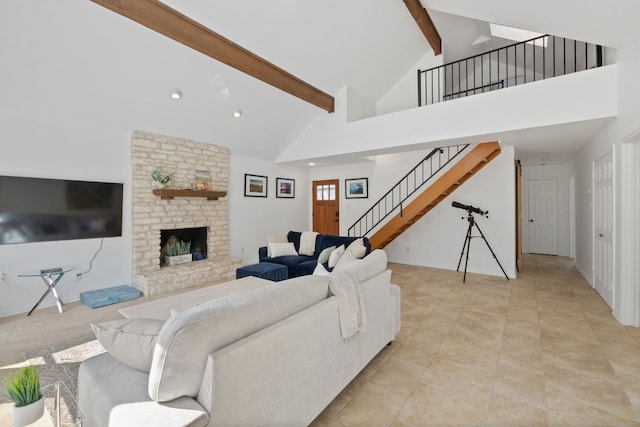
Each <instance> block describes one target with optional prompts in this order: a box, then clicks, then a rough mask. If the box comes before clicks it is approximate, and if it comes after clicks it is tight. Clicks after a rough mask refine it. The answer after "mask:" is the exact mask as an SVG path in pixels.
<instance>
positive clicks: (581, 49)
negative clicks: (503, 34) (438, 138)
mask: <svg viewBox="0 0 640 427" xmlns="http://www.w3.org/2000/svg"><path fill="white" fill-rule="evenodd" d="M602 65H603V48H602V46H600V45H594V44H591V43H586V42H580V41H577V40H572V39H567V38H564V37H556V36H550V35H545V36H540V37H536V38H533V39H531V40H527V41H524V42H520V43H514V44H512V45H509V46H506V47H502V48H499V49H494V50H491V51H489V52H485V53H482V54H479V55H475V56H471V57H469V58H466V59H461V60H459V61H455V62H451V63H448V64H445V65H441V66H439V67H434V68H431V69H428V70H418V106H423V105H431V104H436V103H438V102H442V101H448V100H450V99H456V98H461V97H465V96H470V95H475V94H478V93H483V92H490V91H493V90H498V89H503V88H507V87H511V86H516V85H520V84H524V83H530V82H534V81H537V80H544V79H548V78H550V77H556V76H561V75H565V74H569V73H574V72H577V71H583V70H587V69H589V68H595V67H601V66H602Z"/></svg>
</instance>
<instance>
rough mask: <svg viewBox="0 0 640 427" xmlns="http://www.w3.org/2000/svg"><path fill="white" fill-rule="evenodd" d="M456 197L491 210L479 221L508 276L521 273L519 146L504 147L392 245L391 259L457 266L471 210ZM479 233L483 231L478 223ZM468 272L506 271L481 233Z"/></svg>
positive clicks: (420, 263)
mask: <svg viewBox="0 0 640 427" xmlns="http://www.w3.org/2000/svg"><path fill="white" fill-rule="evenodd" d="M453 201H457V202H460V203H463V204H468V205H472V206H475V207H478V208H480V209H482V210H487V211H489V218H484V217H481V216H478V215H476V216H475V217H476V223H477V224H478V226H479V227H480V229H481V230H482V232H483V233H484V235H485V237H486V238H487V241H488V242H489V245H490V246H491V248H492V249H493V251H494V252H495V254H496V256H497V258H498V260H499V261H500V264H501V265H502V267H503V268H504V269H505V271H506V273H507V275H508V276H509V277H512V278H513V277H516V268H515V169H514V150H513V147H502V153H501V154H500V155H499V156H498V157H496V158H495V159H494V160H493V161H491V163H489V164H488V165H487V166H485V167H484V168H483V169H482V170H481V171H480V172H478V173H477V174H476V175H474V177H473V178H471V179H470V180H469V181H467V182H466V183H465V184H464V185H462V186H461V187H460V188H459V189H457V190H456V191H455V192H454V193H453V194H451V195H450V196H449V197H447V198H446V199H444V200H443V201H442V202H441V203H440V204H439V205H438V206H436V207H435V208H434V209H433V210H432V211H431V212H429V214H427V215H425V216H424V217H423V218H422V219H421V220H420V221H418V222H417V223H416V224H414V225H413V226H411V228H409V229H408V230H407V231H406V232H405V233H404V234H402V235H401V236H400V237H398V238H397V239H396V240H395V241H394V242H392V243H391V244H390V245H389V246H387V247H386V248H385V250H386V251H387V254H388V257H389V260H390V261H393V262H399V263H405V264H413V265H422V266H426V267H435V268H443V269H448V270H455V269H456V267H457V264H458V260H459V257H460V252H461V251H462V245H463V244H464V240H465V236H466V232H467V227H468V223H467V221H466V220H463V219H462V217H465V218H466V211H464V210H461V209H457V208H454V207H452V206H451V202H453ZM473 235H478V232H477V230H475V228H474V233H473ZM462 262H463V264H462V265H461V270H463V269H464V260H463V261H462ZM467 271H468V272H473V273H481V274H489V275H494V276H502V272H501V270H500V267H499V266H498V263H497V262H496V261H495V260H494V258H493V256H492V255H491V252H490V251H489V249H488V248H487V246H486V245H485V243H484V241H482V239H481V238H474V239H472V243H471V251H470V255H469V264H468V266H467Z"/></svg>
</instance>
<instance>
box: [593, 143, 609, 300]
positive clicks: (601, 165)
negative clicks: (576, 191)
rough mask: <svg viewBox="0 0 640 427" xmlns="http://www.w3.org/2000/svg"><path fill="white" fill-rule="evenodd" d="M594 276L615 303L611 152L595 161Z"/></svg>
mask: <svg viewBox="0 0 640 427" xmlns="http://www.w3.org/2000/svg"><path fill="white" fill-rule="evenodd" d="M593 228H594V233H595V236H594V239H593V277H594V286H595V288H596V290H597V291H598V293H599V294H600V295H601V296H602V298H603V299H604V300H605V301H606V302H607V304H609V307H612V303H613V156H612V154H611V152H609V153H608V154H605V155H604V156H603V157H601V158H599V159H598V160H596V161H595V163H594V165H593Z"/></svg>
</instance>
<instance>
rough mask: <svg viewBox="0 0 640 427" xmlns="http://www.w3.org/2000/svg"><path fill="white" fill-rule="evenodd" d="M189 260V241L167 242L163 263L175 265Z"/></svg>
mask: <svg viewBox="0 0 640 427" xmlns="http://www.w3.org/2000/svg"><path fill="white" fill-rule="evenodd" d="M185 262H191V242H183V241H179V242H171V243H169V244H167V250H166V252H165V257H164V263H165V264H166V265H176V264H182V263H185Z"/></svg>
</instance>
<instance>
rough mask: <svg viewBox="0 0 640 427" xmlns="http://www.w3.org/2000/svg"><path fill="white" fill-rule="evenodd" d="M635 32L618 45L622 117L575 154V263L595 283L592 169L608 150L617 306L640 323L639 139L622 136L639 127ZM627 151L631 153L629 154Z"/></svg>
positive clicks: (630, 321)
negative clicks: (633, 152) (632, 158)
mask: <svg viewBox="0 0 640 427" xmlns="http://www.w3.org/2000/svg"><path fill="white" fill-rule="evenodd" d="M627 15H629V16H627V18H632V19H636V20H637V19H638V17H640V2H636V6H635V13H633V14H627ZM630 28H633V33H632V34H627V35H626V37H625V38H624V44H623V46H622V47H621V48H620V49H619V50H618V61H619V62H618V68H619V73H618V84H617V88H616V90H617V92H618V98H619V101H618V106H617V109H618V117H617V119H616V120H613V121H612V122H611V123H610V124H608V125H607V126H605V127H604V128H603V130H602V131H601V132H600V133H599V134H598V136H597V137H596V138H594V140H593V141H591V142H590V143H589V144H587V145H586V146H585V147H584V148H583V149H582V150H581V152H580V153H579V155H578V157H577V160H576V180H575V182H576V267H577V268H578V269H579V270H580V272H581V273H582V274H583V275H584V276H585V277H586V278H587V280H588V281H589V283H593V280H592V270H593V262H594V260H593V221H592V215H593V209H592V187H593V180H592V169H593V162H594V161H595V160H597V159H599V158H600V157H602V156H603V155H604V154H606V153H607V152H609V151H613V160H614V177H615V178H614V193H615V201H614V217H615V220H614V221H615V232H614V254H615V255H614V257H615V265H614V287H613V307H611V308H612V312H613V314H614V315H615V316H616V318H617V319H618V320H619V321H620V322H621V323H623V324H627V325H634V326H640V277H639V276H638V274H637V273H636V270H637V269H636V265H637V263H638V257H640V249H638V248H637V247H636V246H635V241H637V239H638V237H637V233H638V230H637V229H636V228H635V227H634V221H636V220H637V217H638V215H640V212H638V210H637V207H636V206H633V202H634V201H633V200H630V198H629V197H624V195H625V194H629V191H630V192H631V193H634V192H635V194H638V187H637V186H636V187H635V188H633V186H634V185H635V184H634V176H635V172H636V171H635V170H634V163H633V162H628V160H629V159H628V156H629V150H628V146H626V144H634V143H636V144H637V142H636V141H635V140H634V139H632V140H630V141H629V142H623V141H624V140H625V139H626V138H627V137H628V136H629V135H630V134H632V133H633V132H634V131H635V130H637V129H638V128H640V104H639V103H638V99H637V95H638V93H639V91H640V80H639V79H638V78H637V76H638V75H639V74H640V55H638V49H637V46H636V42H635V40H638V38H639V37H640V28H638V26H637V25H635V26H632V27H630ZM625 156H627V157H625Z"/></svg>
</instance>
